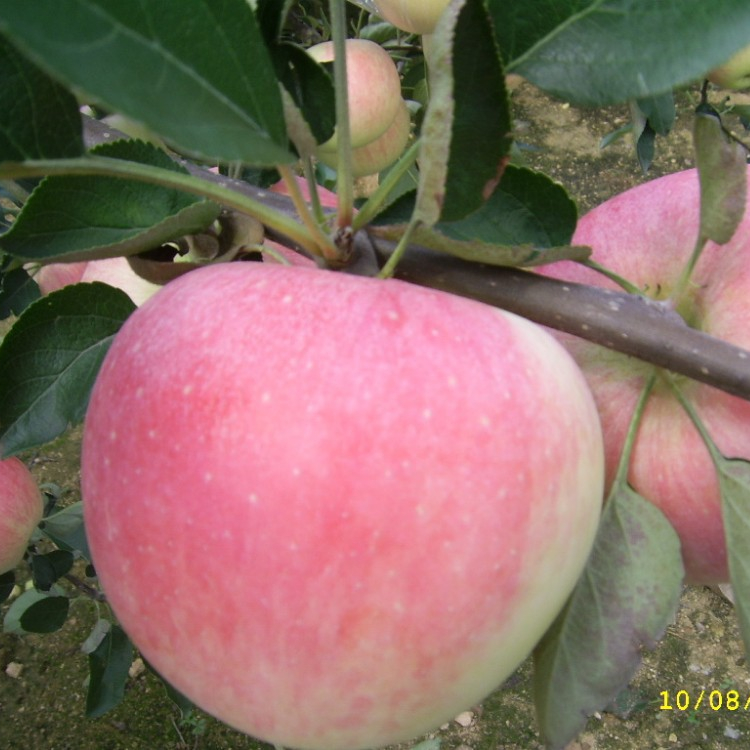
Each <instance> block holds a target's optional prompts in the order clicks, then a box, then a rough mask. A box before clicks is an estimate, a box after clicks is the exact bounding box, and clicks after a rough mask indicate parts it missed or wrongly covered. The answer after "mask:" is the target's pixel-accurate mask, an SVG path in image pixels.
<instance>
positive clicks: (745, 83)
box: [706, 44, 750, 89]
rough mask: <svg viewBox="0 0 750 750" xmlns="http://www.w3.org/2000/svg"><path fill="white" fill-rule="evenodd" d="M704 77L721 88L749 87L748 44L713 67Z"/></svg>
mask: <svg viewBox="0 0 750 750" xmlns="http://www.w3.org/2000/svg"><path fill="white" fill-rule="evenodd" d="M706 78H708V80H709V81H711V83H715V84H716V85H717V86H719V87H721V88H723V89H746V88H750V44H749V45H748V46H747V47H743V48H742V49H741V50H740V51H739V52H737V53H736V54H734V55H732V57H730V58H729V60H728V61H727V62H725V63H724V64H723V65H720V66H719V67H718V68H714V69H713V70H712V71H711V72H710V73H709V74H708V75H707V76H706Z"/></svg>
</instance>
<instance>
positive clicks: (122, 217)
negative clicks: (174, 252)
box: [0, 140, 221, 262]
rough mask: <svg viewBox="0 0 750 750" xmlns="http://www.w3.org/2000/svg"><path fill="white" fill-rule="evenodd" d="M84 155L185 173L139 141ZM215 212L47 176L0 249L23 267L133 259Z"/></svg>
mask: <svg viewBox="0 0 750 750" xmlns="http://www.w3.org/2000/svg"><path fill="white" fill-rule="evenodd" d="M92 153H94V154H96V155H97V156H105V157H110V158H113V159H123V160H125V161H134V162H139V163H141V164H149V165H152V166H156V167H161V168H163V169H168V170H170V171H173V172H177V173H180V174H187V171H186V170H185V169H184V167H182V166H180V165H179V164H177V163H176V162H175V161H174V160H172V159H170V158H169V156H167V155H166V154H165V153H164V152H163V151H162V150H161V149H159V148H157V147H156V146H152V145H150V144H148V143H144V142H143V141H134V140H119V141H115V142H114V143H108V144H106V145H104V146H99V147H97V148H96V149H93V151H92ZM220 211H221V206H219V205H218V204H217V203H214V202H213V201H209V200H204V199H202V198H198V197H196V196H193V195H189V194H188V193H185V192H182V191H180V190H173V189H171V188H165V187H162V186H160V185H152V184H148V183H144V182H138V181H136V180H123V179H121V178H117V177H99V176H90V175H64V176H54V177H47V178H46V179H45V180H43V181H42V182H41V183H40V185H39V186H38V187H37V188H36V189H35V190H34V192H33V193H32V194H31V196H30V197H29V200H28V201H27V203H26V205H25V206H24V208H23V211H22V212H21V214H20V215H19V217H18V218H17V219H16V221H15V222H14V224H13V226H12V227H11V228H10V230H8V231H7V232H6V233H5V234H4V235H2V237H0V249H2V250H3V251H4V252H6V253H8V254H9V255H11V256H13V257H15V258H19V259H21V260H24V261H41V262H48V261H51V260H62V261H65V262H71V261H77V260H94V259H96V258H113V257H116V256H119V255H133V254H135V253H139V252H143V251H145V250H152V249H154V248H155V247H158V246H159V245H161V244H163V243H165V242H169V241H170V240H174V239H177V238H179V237H182V236H184V235H187V234H194V233H198V232H201V231H202V230H204V229H205V228H206V227H207V226H209V225H210V224H211V222H213V221H214V219H215V218H216V217H217V216H218V215H219V213H220Z"/></svg>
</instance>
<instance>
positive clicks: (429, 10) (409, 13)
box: [375, 0, 450, 34]
mask: <svg viewBox="0 0 750 750" xmlns="http://www.w3.org/2000/svg"><path fill="white" fill-rule="evenodd" d="M449 2H450V0H375V7H376V8H377V11H378V15H380V16H381V17H382V18H384V19H385V20H386V21H388V23H392V24H393V25H394V26H396V27H397V28H399V29H402V30H403V31H408V32H410V33H412V34H431V33H432V32H433V31H435V26H437V22H438V21H439V20H440V16H441V15H442V14H443V11H444V10H445V9H446V8H447V7H448V3H449Z"/></svg>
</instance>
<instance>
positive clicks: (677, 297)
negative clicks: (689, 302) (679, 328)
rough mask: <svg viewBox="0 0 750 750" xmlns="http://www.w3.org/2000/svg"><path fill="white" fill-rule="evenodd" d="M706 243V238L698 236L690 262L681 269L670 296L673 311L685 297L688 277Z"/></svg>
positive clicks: (688, 282)
mask: <svg viewBox="0 0 750 750" xmlns="http://www.w3.org/2000/svg"><path fill="white" fill-rule="evenodd" d="M707 242H708V237H705V236H703V235H699V236H698V239H697V240H696V243H695V247H694V248H693V252H692V254H691V255H690V260H688V262H687V263H686V264H685V268H683V269H682V274H681V275H680V278H679V279H678V281H677V284H676V285H675V288H674V290H673V291H672V295H671V298H672V302H673V304H674V307H675V309H679V307H680V304H681V303H682V298H683V297H684V296H685V293H686V291H687V289H688V286H689V284H690V277H691V276H692V275H693V270H694V269H695V266H696V264H697V263H698V260H699V258H700V257H701V253H702V252H703V249H704V248H705V247H706V244H707Z"/></svg>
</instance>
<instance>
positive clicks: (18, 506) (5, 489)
mask: <svg viewBox="0 0 750 750" xmlns="http://www.w3.org/2000/svg"><path fill="white" fill-rule="evenodd" d="M43 510H44V504H43V502H42V495H41V493H40V492H39V488H38V487H37V484H36V482H35V481H34V477H32V476H31V472H30V471H29V470H28V469H27V468H26V465H25V464H24V463H22V462H21V461H20V460H19V459H18V458H6V459H5V460H3V461H0V573H6V572H7V571H9V570H13V568H15V567H16V565H18V563H19V562H21V560H22V559H23V555H24V553H25V552H26V547H27V546H28V544H29V538H30V537H31V533H32V532H33V531H34V529H35V528H36V526H37V524H38V523H39V522H40V521H41V520H42V512H43Z"/></svg>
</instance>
